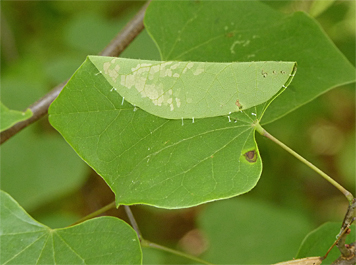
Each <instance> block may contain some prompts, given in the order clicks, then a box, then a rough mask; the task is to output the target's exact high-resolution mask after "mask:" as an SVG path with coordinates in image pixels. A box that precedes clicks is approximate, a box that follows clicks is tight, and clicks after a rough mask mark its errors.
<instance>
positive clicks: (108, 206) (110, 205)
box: [70, 201, 116, 226]
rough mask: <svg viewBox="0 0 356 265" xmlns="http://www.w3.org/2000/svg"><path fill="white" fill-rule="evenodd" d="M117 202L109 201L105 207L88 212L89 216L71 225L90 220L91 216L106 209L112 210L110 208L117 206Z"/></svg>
mask: <svg viewBox="0 0 356 265" xmlns="http://www.w3.org/2000/svg"><path fill="white" fill-rule="evenodd" d="M115 206H116V204H115V201H113V202H111V203H109V204H108V205H105V206H104V207H102V208H100V209H99V210H97V211H95V212H93V213H90V214H88V215H87V216H84V217H83V218H82V219H80V220H78V221H76V222H75V223H73V224H71V225H70V226H73V225H76V224H79V223H82V222H84V221H86V220H89V219H91V218H94V217H96V216H98V215H100V214H102V213H105V212H106V211H108V210H110V209H113V208H115Z"/></svg>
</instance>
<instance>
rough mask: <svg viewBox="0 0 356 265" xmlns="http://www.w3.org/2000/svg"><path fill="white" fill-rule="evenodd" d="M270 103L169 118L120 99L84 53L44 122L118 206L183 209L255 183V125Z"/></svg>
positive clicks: (257, 174)
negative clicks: (98, 178) (109, 191)
mask: <svg viewBox="0 0 356 265" xmlns="http://www.w3.org/2000/svg"><path fill="white" fill-rule="evenodd" d="M136 65H137V64H136ZM259 74H260V73H259ZM217 96H218V95H217ZM217 98H218V97H217ZM269 102H270V101H267V102H265V103H263V104H261V105H258V106H255V107H253V108H251V109H248V110H245V111H241V112H235V113H232V114H231V115H227V116H218V117H213V118H205V119H196V120H194V119H189V120H187V119H186V120H184V119H183V120H167V119H164V118H160V117H157V116H155V115H151V114H149V113H147V112H145V111H143V110H141V109H139V108H137V107H134V106H132V105H131V104H129V103H128V102H127V101H124V100H123V98H122V97H121V96H120V94H119V93H116V92H115V91H114V90H113V86H112V85H111V84H110V83H109V82H108V81H107V79H106V78H105V77H104V76H103V75H101V74H100V72H99V70H98V69H97V68H96V66H95V65H94V64H93V63H92V61H91V60H90V58H89V59H87V60H86V61H85V63H84V64H83V65H82V66H81V67H80V69H79V70H78V71H77V72H76V73H75V75H74V76H73V77H72V78H71V80H70V81H69V82H68V84H67V86H66V87H65V88H64V89H63V91H62V92H61V94H60V95H59V97H58V98H57V99H56V100H55V101H54V102H53V104H52V105H51V107H50V109H49V114H50V116H49V120H50V122H51V124H52V125H53V126H54V127H55V128H56V129H57V130H58V131H60V133H61V134H62V135H63V137H64V138H65V139H66V140H67V141H68V143H70V145H71V146H72V147H73V148H74V150H75V151H76V152H77V153H78V154H79V155H80V156H81V157H82V159H83V160H84V161H86V162H87V163H88V164H89V165H90V166H91V167H93V168H94V169H95V170H96V171H97V172H98V173H99V174H100V175H101V176H102V177H103V178H104V180H105V181H106V182H107V183H108V185H109V186H110V187H111V189H112V190H113V191H114V193H115V195H116V202H117V204H138V203H142V204H150V205H155V206H158V207H166V208H180V207H189V206H193V205H197V204H200V203H204V202H208V201H212V200H217V199H223V198H229V197H232V196H236V195H238V194H242V193H245V192H247V191H249V190H251V189H252V188H253V187H254V186H255V185H256V183H257V181H258V179H259V177H260V174H261V170H262V162H261V158H260V156H259V152H258V148H257V145H256V143H255V139H254V128H253V124H254V123H255V122H258V120H259V119H260V118H261V117H262V114H263V112H264V110H265V108H266V106H267V105H268V104H269Z"/></svg>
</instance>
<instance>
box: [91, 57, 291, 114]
mask: <svg viewBox="0 0 356 265" xmlns="http://www.w3.org/2000/svg"><path fill="white" fill-rule="evenodd" d="M89 60H90V61H91V62H92V63H93V64H94V65H95V66H96V67H97V68H98V70H99V73H100V74H102V75H103V76H104V77H105V79H106V80H107V81H108V82H109V83H110V84H111V86H112V87H113V89H115V90H116V91H117V92H118V93H119V94H120V95H121V96H122V97H123V98H124V99H125V100H127V101H128V102H130V103H131V104H133V105H135V106H138V107H140V108H141V109H143V110H145V111H147V112H149V113H151V114H153V115H156V116H159V117H162V118H167V119H181V118H192V117H193V118H204V117H215V116H222V115H228V114H231V112H236V111H240V110H246V109H249V108H251V107H254V106H257V105H259V104H262V103H264V102H266V101H268V100H269V99H271V98H272V97H273V96H274V95H276V94H277V92H278V91H280V90H281V89H284V88H286V87H287V86H288V85H289V84H290V82H291V81H292V79H293V77H294V75H295V71H296V64H295V63H294V62H250V63H206V62H173V61H169V62H158V61H148V60H134V59H125V58H113V57H102V56H89Z"/></svg>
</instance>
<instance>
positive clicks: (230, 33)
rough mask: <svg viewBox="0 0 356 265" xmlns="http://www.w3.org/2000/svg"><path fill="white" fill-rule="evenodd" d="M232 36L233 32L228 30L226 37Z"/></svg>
mask: <svg viewBox="0 0 356 265" xmlns="http://www.w3.org/2000/svg"><path fill="white" fill-rule="evenodd" d="M233 36H235V33H234V32H229V33H227V34H226V37H228V38H231V37H233Z"/></svg>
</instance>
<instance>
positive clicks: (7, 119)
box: [0, 102, 32, 132]
mask: <svg viewBox="0 0 356 265" xmlns="http://www.w3.org/2000/svg"><path fill="white" fill-rule="evenodd" d="M0 114H1V123H0V132H2V131H4V130H6V129H8V128H10V127H11V126H12V125H14V124H15V123H17V122H20V121H24V120H27V119H28V118H30V117H31V116H32V111H31V110H30V109H27V110H26V111H25V112H22V111H17V110H10V109H8V108H7V107H6V106H5V105H4V104H3V103H2V102H0Z"/></svg>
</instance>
